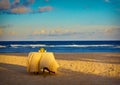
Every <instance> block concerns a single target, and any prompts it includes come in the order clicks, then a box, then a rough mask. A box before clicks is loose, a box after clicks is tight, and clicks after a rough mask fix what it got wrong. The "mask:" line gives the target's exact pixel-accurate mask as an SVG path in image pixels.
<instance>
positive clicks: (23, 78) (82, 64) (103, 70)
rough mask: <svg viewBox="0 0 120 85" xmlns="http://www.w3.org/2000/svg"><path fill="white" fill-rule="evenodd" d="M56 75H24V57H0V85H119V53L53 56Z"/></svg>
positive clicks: (15, 55)
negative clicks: (56, 69) (56, 67)
mask: <svg viewBox="0 0 120 85" xmlns="http://www.w3.org/2000/svg"><path fill="white" fill-rule="evenodd" d="M54 55H55V58H56V60H57V62H58V64H59V65H60V67H59V69H58V73H57V74H55V75H54V74H50V75H49V73H44V74H43V73H39V74H38V75H35V74H33V73H27V71H26V61H27V56H28V54H27V53H1V54H0V85H120V53H55V54H54Z"/></svg>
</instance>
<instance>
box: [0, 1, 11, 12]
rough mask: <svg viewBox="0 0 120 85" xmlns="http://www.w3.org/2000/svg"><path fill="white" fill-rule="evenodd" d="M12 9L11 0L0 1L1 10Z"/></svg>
mask: <svg viewBox="0 0 120 85" xmlns="http://www.w3.org/2000/svg"><path fill="white" fill-rule="evenodd" d="M9 7H10V2H9V0H1V1H0V9H4V10H7V9H9Z"/></svg>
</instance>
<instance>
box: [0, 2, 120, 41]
mask: <svg viewBox="0 0 120 85" xmlns="http://www.w3.org/2000/svg"><path fill="white" fill-rule="evenodd" d="M119 33H120V0H0V40H1V41H6V40H20V41H22V40H35V41H36V40H38V41H40V40H120V37H119V36H120V34H119Z"/></svg>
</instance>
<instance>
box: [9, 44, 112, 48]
mask: <svg viewBox="0 0 120 85" xmlns="http://www.w3.org/2000/svg"><path fill="white" fill-rule="evenodd" d="M10 46H11V47H13V48H17V47H32V48H35V47H83V48H85V47H114V45H109V44H108V45H107V44H103V45H75V44H74V45H45V44H26V45H22V44H11V45H10Z"/></svg>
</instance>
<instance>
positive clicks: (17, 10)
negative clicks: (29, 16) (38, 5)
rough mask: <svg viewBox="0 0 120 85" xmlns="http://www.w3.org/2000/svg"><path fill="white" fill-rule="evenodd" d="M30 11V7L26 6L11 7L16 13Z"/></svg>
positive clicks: (12, 11)
mask: <svg viewBox="0 0 120 85" xmlns="http://www.w3.org/2000/svg"><path fill="white" fill-rule="evenodd" d="M29 11H30V9H28V8H26V7H24V6H21V7H16V8H13V9H11V13H15V14H22V13H27V12H29Z"/></svg>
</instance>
